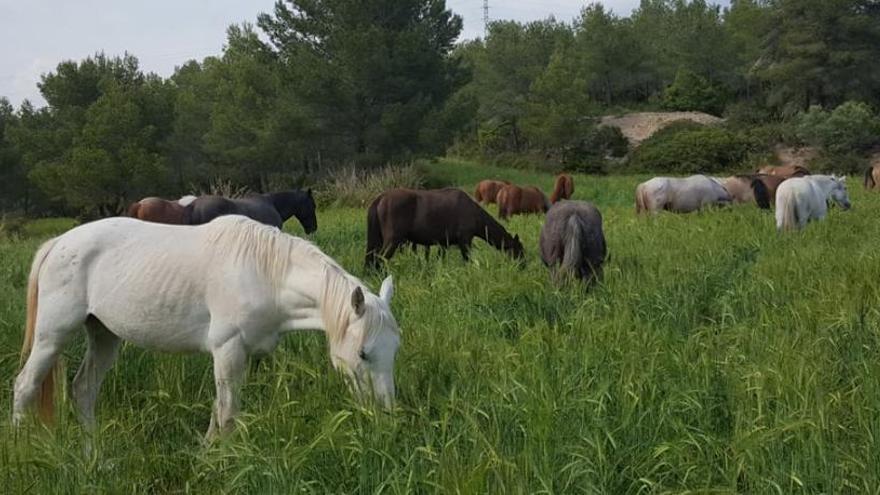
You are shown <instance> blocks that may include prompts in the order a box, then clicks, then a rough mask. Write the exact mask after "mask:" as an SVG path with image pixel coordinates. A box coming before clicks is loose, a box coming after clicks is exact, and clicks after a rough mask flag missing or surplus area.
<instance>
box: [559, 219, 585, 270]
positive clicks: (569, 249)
mask: <svg viewBox="0 0 880 495" xmlns="http://www.w3.org/2000/svg"><path fill="white" fill-rule="evenodd" d="M583 235H584V231H583V226H582V225H581V220H580V219H579V218H578V217H577V215H572V216H570V217H568V220H566V222H565V230H564V231H563V234H562V241H563V244H565V252H564V253H562V268H563V269H564V270H566V271H567V272H568V273H571V274H573V275H574V274H580V273H581V271H582V268H583V263H584V253H583V251H582V250H581V242H582V237H583Z"/></svg>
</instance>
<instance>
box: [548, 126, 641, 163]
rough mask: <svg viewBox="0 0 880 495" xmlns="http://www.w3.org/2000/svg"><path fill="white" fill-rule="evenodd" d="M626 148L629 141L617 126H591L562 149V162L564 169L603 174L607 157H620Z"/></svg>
mask: <svg viewBox="0 0 880 495" xmlns="http://www.w3.org/2000/svg"><path fill="white" fill-rule="evenodd" d="M628 150H629V141H628V140H627V139H626V137H625V136H624V135H623V133H622V132H621V131H620V128H619V127H614V126H598V127H593V128H592V129H590V130H589V132H587V134H586V136H584V138H583V139H581V140H580V141H579V142H578V143H576V144H574V145H573V146H570V147H567V148H566V149H565V150H564V151H563V153H562V164H563V168H565V169H566V170H571V171H576V172H583V173H588V174H604V173H606V172H607V169H608V159H609V158H621V157H623V156H625V155H626V153H627V151H628Z"/></svg>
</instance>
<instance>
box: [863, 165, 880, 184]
mask: <svg viewBox="0 0 880 495" xmlns="http://www.w3.org/2000/svg"><path fill="white" fill-rule="evenodd" d="M878 188H880V164H878V165H871V166H870V167H868V168H867V169H866V170H865V189H878Z"/></svg>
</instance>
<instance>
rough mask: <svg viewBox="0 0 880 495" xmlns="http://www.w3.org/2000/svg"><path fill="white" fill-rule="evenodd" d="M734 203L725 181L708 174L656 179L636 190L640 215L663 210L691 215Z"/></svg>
mask: <svg viewBox="0 0 880 495" xmlns="http://www.w3.org/2000/svg"><path fill="white" fill-rule="evenodd" d="M731 201H732V198H731V197H730V194H729V193H728V192H727V189H725V188H724V186H723V185H722V184H721V182H720V181H719V180H718V179H714V178H712V177H706V176H705V175H692V176H690V177H687V178H684V179H680V178H674V177H654V178H653V179H651V180H649V181H647V182H642V183H641V184H639V185H638V187H636V213H642V212H650V213H656V212H658V211H661V210H669V211H674V212H677V213H689V212H692V211H696V210H699V209H701V208H703V207H704V206H707V205H726V204H729V203H730V202H731Z"/></svg>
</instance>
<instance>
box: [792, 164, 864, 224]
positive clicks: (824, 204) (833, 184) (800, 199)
mask: <svg viewBox="0 0 880 495" xmlns="http://www.w3.org/2000/svg"><path fill="white" fill-rule="evenodd" d="M828 200H833V201H834V202H835V203H837V204H838V205H840V206H841V207H842V208H843V209H844V210H848V209H849V208H850V202H849V195H847V192H846V177H845V176H844V177H838V176H836V175H808V176H805V177H793V178H791V179H788V180H786V181H785V182H783V183H782V184H780V185H779V189H777V190H776V229H777V230H794V229H802V228H804V227H806V225H807V222H809V221H810V220H821V219H823V218H825V216H826V215H827V214H828Z"/></svg>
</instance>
